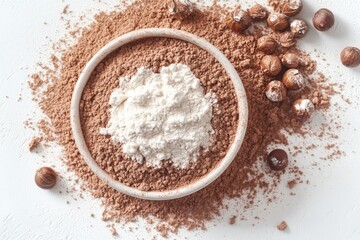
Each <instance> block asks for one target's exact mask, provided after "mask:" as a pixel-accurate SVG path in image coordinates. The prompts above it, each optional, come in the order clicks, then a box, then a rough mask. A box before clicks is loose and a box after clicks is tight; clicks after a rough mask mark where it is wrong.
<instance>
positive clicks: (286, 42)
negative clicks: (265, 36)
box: [279, 32, 296, 48]
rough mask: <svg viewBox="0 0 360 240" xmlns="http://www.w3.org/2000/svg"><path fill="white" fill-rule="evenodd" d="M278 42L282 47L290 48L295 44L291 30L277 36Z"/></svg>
mask: <svg viewBox="0 0 360 240" xmlns="http://www.w3.org/2000/svg"><path fill="white" fill-rule="evenodd" d="M279 43H280V45H281V46H282V47H284V48H290V47H293V46H295V44H296V41H295V38H294V35H293V34H292V33H291V32H286V33H283V34H281V36H280V38H279Z"/></svg>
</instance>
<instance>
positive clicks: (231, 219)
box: [229, 216, 236, 225]
mask: <svg viewBox="0 0 360 240" xmlns="http://www.w3.org/2000/svg"><path fill="white" fill-rule="evenodd" d="M235 222H236V216H232V217H231V218H230V220H229V223H230V225H234V224H235Z"/></svg>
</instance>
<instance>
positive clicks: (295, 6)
mask: <svg viewBox="0 0 360 240" xmlns="http://www.w3.org/2000/svg"><path fill="white" fill-rule="evenodd" d="M302 8H303V3H302V1H301V0H285V1H284V3H283V5H282V8H281V12H282V13H283V14H285V15H286V16H288V17H293V16H295V15H297V14H299V13H300V12H301V10H302Z"/></svg>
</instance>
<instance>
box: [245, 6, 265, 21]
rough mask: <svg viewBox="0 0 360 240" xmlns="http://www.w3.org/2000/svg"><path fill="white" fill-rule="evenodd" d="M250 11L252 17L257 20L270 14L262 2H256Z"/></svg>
mask: <svg viewBox="0 0 360 240" xmlns="http://www.w3.org/2000/svg"><path fill="white" fill-rule="evenodd" d="M248 11H249V15H250V17H251V18H252V19H253V20H255V21H260V20H263V19H266V18H267V16H268V11H267V9H266V8H265V7H264V6H262V5H260V4H255V5H254V6H253V7H251V8H249V10H248Z"/></svg>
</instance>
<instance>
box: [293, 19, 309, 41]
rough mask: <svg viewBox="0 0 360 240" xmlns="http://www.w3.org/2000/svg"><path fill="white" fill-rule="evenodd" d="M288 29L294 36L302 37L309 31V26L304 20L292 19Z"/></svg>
mask: <svg viewBox="0 0 360 240" xmlns="http://www.w3.org/2000/svg"><path fill="white" fill-rule="evenodd" d="M290 31H291V33H292V34H293V36H294V37H296V38H303V37H304V36H305V34H306V33H307V32H308V31H309V27H308V25H307V24H306V22H305V21H304V20H301V19H294V20H292V21H291V22H290Z"/></svg>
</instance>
